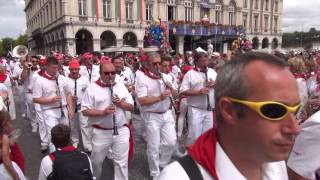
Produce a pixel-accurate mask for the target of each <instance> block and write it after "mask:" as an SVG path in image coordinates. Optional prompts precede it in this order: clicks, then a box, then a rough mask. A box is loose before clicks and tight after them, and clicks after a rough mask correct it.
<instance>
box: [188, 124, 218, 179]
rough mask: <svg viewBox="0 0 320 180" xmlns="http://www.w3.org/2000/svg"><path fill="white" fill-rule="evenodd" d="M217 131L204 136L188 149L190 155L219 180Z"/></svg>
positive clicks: (210, 131)
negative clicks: (217, 169) (217, 170)
mask: <svg viewBox="0 0 320 180" xmlns="http://www.w3.org/2000/svg"><path fill="white" fill-rule="evenodd" d="M216 144H217V136H216V129H215V128H212V129H210V130H209V131H207V132H206V133H204V134H202V135H201V136H200V137H199V138H198V139H197V141H196V142H195V143H194V144H193V145H191V146H189V147H188V154H189V155H190V156H191V157H192V159H193V160H195V161H196V162H197V163H198V164H200V165H201V166H202V167H203V168H204V169H206V170H207V171H208V172H209V173H210V175H211V176H212V177H213V179H215V180H219V178H218V175H217V172H216V165H215V163H216Z"/></svg>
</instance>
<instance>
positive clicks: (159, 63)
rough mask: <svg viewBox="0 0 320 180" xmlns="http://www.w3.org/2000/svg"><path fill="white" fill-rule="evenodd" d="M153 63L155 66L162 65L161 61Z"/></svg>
mask: <svg viewBox="0 0 320 180" xmlns="http://www.w3.org/2000/svg"><path fill="white" fill-rule="evenodd" d="M152 65H154V66H160V65H161V62H153V63H152Z"/></svg>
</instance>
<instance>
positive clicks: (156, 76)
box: [141, 68, 161, 80]
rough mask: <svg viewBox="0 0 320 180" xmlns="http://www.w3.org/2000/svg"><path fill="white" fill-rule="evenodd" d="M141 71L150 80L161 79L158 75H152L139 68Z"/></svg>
mask: <svg viewBox="0 0 320 180" xmlns="http://www.w3.org/2000/svg"><path fill="white" fill-rule="evenodd" d="M141 71H142V72H143V73H144V75H146V76H148V77H149V78H151V79H155V80H158V79H161V76H160V75H158V74H154V73H152V72H150V71H149V70H148V69H145V68H141Z"/></svg>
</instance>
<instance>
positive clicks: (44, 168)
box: [38, 155, 52, 180]
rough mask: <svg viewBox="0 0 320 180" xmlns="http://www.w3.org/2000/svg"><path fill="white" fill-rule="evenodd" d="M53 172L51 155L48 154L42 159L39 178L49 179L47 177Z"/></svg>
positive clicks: (40, 179) (41, 179)
mask: <svg viewBox="0 0 320 180" xmlns="http://www.w3.org/2000/svg"><path fill="white" fill-rule="evenodd" d="M51 172H52V161H51V159H50V157H49V156H48V155H47V156H45V157H44V158H43V159H42V161H41V165H40V170H39V178H38V180H47V177H48V176H49V175H50V173H51Z"/></svg>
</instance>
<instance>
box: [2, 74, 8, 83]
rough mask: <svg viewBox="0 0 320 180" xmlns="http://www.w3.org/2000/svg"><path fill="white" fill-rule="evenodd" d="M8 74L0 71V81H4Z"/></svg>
mask: <svg viewBox="0 0 320 180" xmlns="http://www.w3.org/2000/svg"><path fill="white" fill-rule="evenodd" d="M7 77H8V75H6V74H5V73H1V74H0V83H4V82H5V81H6V79H7Z"/></svg>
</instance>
